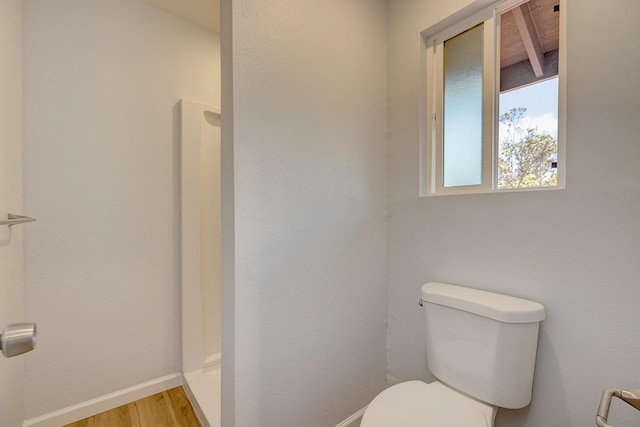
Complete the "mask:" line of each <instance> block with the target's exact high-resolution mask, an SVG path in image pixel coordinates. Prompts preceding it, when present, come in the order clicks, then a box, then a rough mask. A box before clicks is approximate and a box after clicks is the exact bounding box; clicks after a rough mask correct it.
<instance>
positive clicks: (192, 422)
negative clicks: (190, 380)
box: [64, 387, 201, 427]
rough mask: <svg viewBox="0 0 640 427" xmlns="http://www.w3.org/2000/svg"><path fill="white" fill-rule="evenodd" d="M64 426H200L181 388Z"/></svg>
mask: <svg viewBox="0 0 640 427" xmlns="http://www.w3.org/2000/svg"><path fill="white" fill-rule="evenodd" d="M64 427H201V426H200V423H199V422H198V419H197V418H196V415H195V414H194V412H193V408H192V407H191V403H189V399H187V395H186V394H185V393H184V389H183V388H182V387H176V388H172V389H171V390H167V391H163V392H162V393H158V394H154V395H153V396H149V397H147V398H144V399H140V400H137V401H135V402H132V403H129V404H127V405H122V406H119V407H117V408H115V409H112V410H110V411H106V412H103V413H101V414H98V415H94V416H92V417H89V418H85V419H84V420H80V421H76V422H75V423H71V424H67V425H66V426H64Z"/></svg>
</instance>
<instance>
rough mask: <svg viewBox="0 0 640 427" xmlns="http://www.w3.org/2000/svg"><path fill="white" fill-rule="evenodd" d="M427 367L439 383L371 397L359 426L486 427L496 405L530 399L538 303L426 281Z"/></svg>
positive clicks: (403, 386)
mask: <svg viewBox="0 0 640 427" xmlns="http://www.w3.org/2000/svg"><path fill="white" fill-rule="evenodd" d="M420 302H421V305H422V306H423V309H424V319H425V323H426V331H425V332H426V345H427V366H428V368H429V370H430V371H431V373H432V374H433V375H434V376H435V377H436V378H437V379H438V381H435V382H432V383H430V384H427V383H424V382H422V381H407V382H404V383H400V384H397V385H395V386H393V387H390V388H388V389H386V390H385V391H383V392H382V393H380V394H379V395H378V396H376V397H375V399H373V401H372V402H371V403H370V404H369V406H368V407H367V410H366V411H365V413H364V416H363V417H362V422H361V424H360V426H361V427H493V422H494V419H495V416H496V412H497V411H498V408H499V407H502V408H509V409H517V408H523V407H525V406H527V405H528V404H529V403H530V402H531V388H532V386H533V371H534V368H535V361H536V349H537V346H538V327H539V324H540V321H541V320H543V319H544V317H545V311H544V306H542V305H541V304H538V303H536V302H532V301H527V300H524V299H520V298H514V297H510V296H507V295H502V294H495V293H492V292H486V291H480V290H477V289H470V288H464V287H461V286H454V285H447V284H444V283H427V284H425V285H423V286H422V298H421V300H420Z"/></svg>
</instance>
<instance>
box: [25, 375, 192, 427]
mask: <svg viewBox="0 0 640 427" xmlns="http://www.w3.org/2000/svg"><path fill="white" fill-rule="evenodd" d="M180 385H182V374H180V373H178V374H171V375H167V376H165V377H161V378H157V379H155V380H151V381H148V382H146V383H142V384H138V385H135V386H133V387H128V388H125V389H123V390H120V391H116V392H114V393H110V394H105V395H104V396H100V397H97V398H95V399H91V400H87V401H86V402H82V403H78V404H77V405H73V406H69V407H67V408H64V409H60V410H58V411H54V412H50V413H48V414H45V415H41V416H39V417H35V418H31V419H29V420H26V421H25V422H24V424H23V426H24V427H60V426H63V425H66V424H70V423H73V422H76V421H79V420H82V419H84V418H87V417H90V416H92V415H96V414H99V413H100V412H104V411H108V410H110V409H113V408H117V407H118V406H122V405H125V404H127V403H130V402H134V401H136V400H139V399H144V398H145V397H148V396H151V395H152V394H156V393H160V392H161V391H165V390H169V389H170V388H174V387H178V386H180Z"/></svg>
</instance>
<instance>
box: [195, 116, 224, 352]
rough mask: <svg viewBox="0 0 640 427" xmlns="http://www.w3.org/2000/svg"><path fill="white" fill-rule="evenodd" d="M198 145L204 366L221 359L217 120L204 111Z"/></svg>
mask: <svg viewBox="0 0 640 427" xmlns="http://www.w3.org/2000/svg"><path fill="white" fill-rule="evenodd" d="M201 123H202V126H201V135H202V137H201V139H200V141H201V145H200V229H201V234H202V235H201V240H200V257H201V258H200V259H201V262H200V271H201V274H202V301H201V305H202V324H203V326H202V332H203V341H204V355H205V363H207V362H209V363H210V362H213V361H214V360H216V359H219V357H220V351H221V348H220V347H221V346H220V342H221V338H222V337H221V332H222V331H221V324H220V321H221V317H220V313H221V311H222V295H221V293H222V292H221V291H222V290H221V288H220V255H221V254H220V252H221V249H222V248H221V245H220V231H221V230H220V228H221V224H220V116H218V115H217V114H215V113H213V112H212V111H210V110H209V111H205V112H204V113H203V114H202V119H201Z"/></svg>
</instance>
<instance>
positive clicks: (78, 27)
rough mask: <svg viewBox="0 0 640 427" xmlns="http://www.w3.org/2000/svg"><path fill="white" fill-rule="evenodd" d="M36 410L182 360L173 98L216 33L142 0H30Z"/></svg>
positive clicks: (28, 238)
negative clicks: (34, 220)
mask: <svg viewBox="0 0 640 427" xmlns="http://www.w3.org/2000/svg"><path fill="white" fill-rule="evenodd" d="M23 12H24V26H23V34H24V39H23V40H24V80H23V83H24V163H25V167H24V186H25V212H28V213H29V214H30V215H33V216H34V217H36V218H37V219H38V221H37V222H36V223H34V224H33V225H34V227H29V229H28V230H27V229H26V228H25V289H26V312H27V318H28V319H30V320H32V321H35V322H37V323H38V327H39V336H38V348H37V351H34V352H33V353H31V354H30V355H28V356H27V357H26V360H27V391H26V405H27V417H28V418H31V417H35V416H38V415H42V414H45V413H48V412H50V411H54V410H59V409H62V408H65V407H67V406H70V405H73V404H77V403H80V402H84V401H86V400H89V399H92V398H95V397H98V396H103V395H105V394H107V393H112V392H115V391H119V390H121V389H123V388H126V387H130V386H133V385H138V384H140V383H143V382H146V381H149V380H153V379H156V378H159V377H162V376H164V375H168V374H172V373H176V372H179V371H180V366H181V365H180V354H181V352H180V288H179V271H178V266H179V255H180V253H179V235H178V230H179V228H178V227H179V212H178V209H179V206H180V203H179V195H178V192H177V189H178V188H179V187H178V185H179V181H178V180H179V169H178V165H179V163H177V161H178V160H177V159H178V157H177V153H178V145H177V143H178V140H177V135H178V129H177V118H178V116H177V115H176V111H174V106H175V105H176V103H177V102H178V101H179V100H180V99H181V98H183V97H184V98H187V99H191V100H193V101H197V102H202V103H207V104H213V105H218V104H219V102H220V64H219V61H220V59H219V58H220V56H219V55H220V53H219V39H218V36H217V35H215V34H212V33H209V32H207V31H205V30H203V29H201V28H198V27H196V26H194V25H193V24H190V23H188V22H186V21H184V20H182V19H179V18H176V17H173V16H171V15H168V14H167V13H165V12H163V11H161V10H159V9H156V8H155V7H153V6H150V5H148V4H146V3H143V2H140V1H131V0H109V1H102V0H100V1H98V0H96V1H85V0H56V1H37V0H36V1H33V0H27V1H24V2H23Z"/></svg>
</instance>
